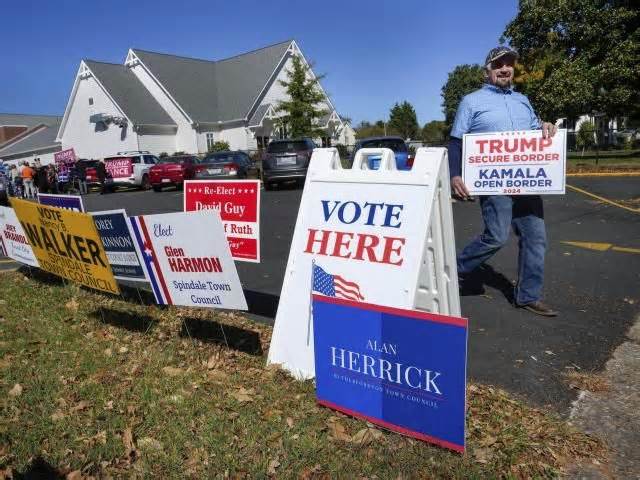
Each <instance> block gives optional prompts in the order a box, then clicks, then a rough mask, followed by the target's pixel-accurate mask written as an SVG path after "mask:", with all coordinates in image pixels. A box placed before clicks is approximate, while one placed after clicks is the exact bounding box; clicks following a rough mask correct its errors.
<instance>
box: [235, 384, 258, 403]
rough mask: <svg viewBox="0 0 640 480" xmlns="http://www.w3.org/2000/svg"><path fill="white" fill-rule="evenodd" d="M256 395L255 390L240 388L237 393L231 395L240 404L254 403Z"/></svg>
mask: <svg viewBox="0 0 640 480" xmlns="http://www.w3.org/2000/svg"><path fill="white" fill-rule="evenodd" d="M254 394H255V392H254V390H253V388H250V389H248V390H247V389H246V388H244V387H240V388H239V389H238V390H237V391H236V392H233V393H231V394H230V395H231V396H232V397H233V398H235V399H236V400H237V401H238V402H240V403H245V402H253V395H254Z"/></svg>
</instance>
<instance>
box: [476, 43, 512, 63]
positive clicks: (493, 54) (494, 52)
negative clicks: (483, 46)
mask: <svg viewBox="0 0 640 480" xmlns="http://www.w3.org/2000/svg"><path fill="white" fill-rule="evenodd" d="M504 56H510V57H513V59H514V60H517V59H518V57H519V55H518V52H516V51H515V50H514V49H512V48H509V47H505V46H502V47H496V48H492V49H491V50H489V53H488V54H487V58H486V60H485V61H484V64H485V65H489V64H490V63H491V62H493V61H495V60H497V59H499V58H502V57H504Z"/></svg>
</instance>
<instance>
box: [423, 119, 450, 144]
mask: <svg viewBox="0 0 640 480" xmlns="http://www.w3.org/2000/svg"><path fill="white" fill-rule="evenodd" d="M446 139H447V125H446V123H445V122H444V121H442V120H433V121H431V122H429V123H425V124H424V127H422V141H423V142H425V143H431V144H435V145H441V144H443V143H444V142H445V140H446Z"/></svg>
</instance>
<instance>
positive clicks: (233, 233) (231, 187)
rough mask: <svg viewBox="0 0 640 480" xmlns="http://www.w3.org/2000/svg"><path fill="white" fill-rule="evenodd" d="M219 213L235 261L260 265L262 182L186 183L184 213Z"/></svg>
mask: <svg viewBox="0 0 640 480" xmlns="http://www.w3.org/2000/svg"><path fill="white" fill-rule="evenodd" d="M198 210H217V211H218V213H219V214H220V219H221V220H222V227H223V229H224V233H225V235H226V236H227V240H228V241H229V248H230V249H231V256H232V257H233V259H234V260H240V261H245V262H256V263H259V262H260V180H187V181H186V182H184V211H185V212H191V211H198Z"/></svg>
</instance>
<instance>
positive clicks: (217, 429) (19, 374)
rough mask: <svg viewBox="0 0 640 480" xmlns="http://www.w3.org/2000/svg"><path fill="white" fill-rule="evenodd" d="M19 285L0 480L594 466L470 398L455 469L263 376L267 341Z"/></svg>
mask: <svg viewBox="0 0 640 480" xmlns="http://www.w3.org/2000/svg"><path fill="white" fill-rule="evenodd" d="M27 273H28V272H26V271H25V273H24V274H23V273H21V272H10V273H1V274H0V358H1V359H0V390H1V391H2V394H1V395H0V478H4V477H3V474H4V475H9V474H11V473H13V475H14V477H16V478H21V477H19V475H21V474H29V473H34V471H42V470H44V471H47V470H48V472H49V474H56V475H61V476H63V477H64V475H68V476H69V477H68V478H85V476H93V477H95V478H106V477H126V478H129V477H132V476H138V477H150V478H185V477H193V478H212V477H220V478H223V477H225V478H226V477H231V478H267V477H281V478H305V479H309V478H340V477H342V478H355V477H367V478H394V479H395V478H416V477H422V478H434V477H436V478H465V479H467V478H478V479H481V478H495V477H508V478H532V477H554V476H556V475H557V474H558V472H560V471H561V468H562V466H563V465H565V464H566V463H569V462H573V461H576V460H587V461H591V459H599V460H600V461H601V462H602V461H604V451H603V447H602V445H601V444H600V442H598V441H597V440H595V439H593V438H591V437H588V436H586V435H584V434H581V433H578V432H576V431H575V430H573V429H572V428H571V427H570V426H569V425H567V424H566V423H564V422H563V421H561V420H560V419H558V418H557V417H555V416H554V415H553V414H550V413H549V412H542V411H539V410H536V409H533V408H530V407H528V406H526V405H525V404H523V403H521V402H519V401H517V400H515V399H514V398H512V397H510V396H509V395H507V394H506V393H505V392H503V391H501V390H499V389H497V388H493V387H490V386H484V385H477V384H474V385H470V386H469V395H468V419H467V426H468V435H467V437H468V453H467V454H466V455H464V456H461V455H458V454H455V453H451V452H449V451H446V450H444V449H441V448H437V447H433V446H430V445H428V444H425V443H422V442H419V441H416V440H412V439H409V438H406V437H403V436H400V435H397V434H394V433H389V432H387V431H383V430H379V429H377V428H374V427H373V426H372V425H370V424H367V423H366V422H363V421H360V420H356V419H352V418H348V417H346V416H343V415H340V414H338V413H336V412H333V411H331V410H329V409H326V408H322V407H319V406H317V405H316V403H315V394H314V385H313V382H311V381H307V382H299V381H296V380H294V379H292V378H291V377H290V376H289V375H287V374H286V373H284V372H283V371H281V370H279V369H277V368H274V367H270V368H267V367H266V366H265V360H266V353H265V352H266V351H267V349H268V346H269V341H270V336H271V328H270V327H268V326H264V325H261V324H256V323H253V322H251V321H249V320H247V319H245V318H243V317H242V316H240V315H237V314H235V313H222V312H214V311H210V310H204V309H186V308H168V309H161V308H158V307H156V306H149V305H140V304H138V303H137V302H136V301H135V300H129V301H124V300H123V299H121V298H120V297H106V296H104V295H101V294H97V293H91V292H88V291H86V290H83V289H80V288H78V287H77V286H75V285H72V284H69V285H64V284H62V283H59V282H58V281H54V280H52V279H49V278H47V277H44V276H42V275H37V278H31V277H29V276H28V275H27ZM136 298H137V297H136ZM185 325H187V326H188V333H187V330H185Z"/></svg>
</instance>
